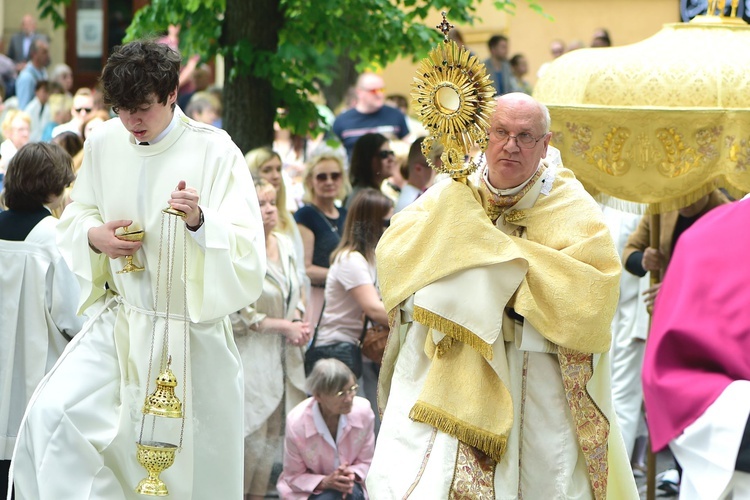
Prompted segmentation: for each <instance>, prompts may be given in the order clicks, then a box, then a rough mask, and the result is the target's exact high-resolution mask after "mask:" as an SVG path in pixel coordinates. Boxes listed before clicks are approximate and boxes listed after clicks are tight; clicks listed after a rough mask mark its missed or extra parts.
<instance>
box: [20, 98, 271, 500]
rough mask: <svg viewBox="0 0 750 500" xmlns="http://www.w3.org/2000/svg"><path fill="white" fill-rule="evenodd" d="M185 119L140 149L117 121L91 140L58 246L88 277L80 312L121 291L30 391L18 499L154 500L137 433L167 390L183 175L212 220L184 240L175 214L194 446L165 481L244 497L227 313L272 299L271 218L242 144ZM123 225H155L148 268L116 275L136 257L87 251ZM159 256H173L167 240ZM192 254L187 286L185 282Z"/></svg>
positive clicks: (163, 436)
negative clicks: (177, 197) (165, 224)
mask: <svg viewBox="0 0 750 500" xmlns="http://www.w3.org/2000/svg"><path fill="white" fill-rule="evenodd" d="M175 113H176V119H175V120H173V126H171V129H170V130H169V132H168V133H167V135H166V136H165V137H164V138H163V139H162V140H159V141H158V142H157V143H156V144H152V145H150V146H139V145H137V144H135V143H134V141H133V138H132V136H131V135H130V134H129V133H128V132H127V130H126V129H125V128H124V126H123V125H122V123H121V122H120V120H118V119H114V120H110V121H108V122H106V123H105V124H104V125H102V127H101V128H100V129H97V130H96V131H95V132H94V133H93V134H92V137H91V138H89V140H87V142H86V144H85V146H84V161H83V167H82V169H81V172H80V174H79V176H78V179H77V181H76V185H75V188H74V189H73V192H72V198H73V200H74V202H73V203H72V204H71V205H69V206H68V207H67V208H66V210H65V212H64V213H63V217H62V220H61V221H60V224H59V226H58V243H59V245H60V249H61V252H62V254H63V256H64V257H65V259H66V261H67V262H68V263H69V264H70V266H71V268H72V270H73V271H74V272H75V273H76V275H77V276H78V278H79V283H80V285H81V290H82V294H81V300H80V307H81V309H86V308H87V307H89V306H90V305H92V304H95V303H97V302H99V303H103V302H104V301H105V300H106V299H107V298H109V297H110V296H112V295H113V293H116V294H117V297H116V300H109V301H108V302H107V304H108V305H107V307H106V309H105V310H104V311H103V312H101V313H100V314H98V315H97V317H96V318H95V319H94V320H93V321H92V322H91V323H90V325H89V327H88V328H84V330H83V331H82V332H81V334H80V335H78V336H77V337H76V338H75V339H74V341H73V342H71V344H70V346H69V347H68V349H67V350H66V351H65V353H64V354H63V357H62V358H61V360H60V362H59V363H58V364H57V365H56V366H55V368H53V370H52V371H51V372H50V374H49V375H48V377H47V378H46V379H45V380H44V381H43V382H42V384H40V386H39V388H38V389H37V391H36V393H35V395H34V397H33V398H32V403H31V404H30V406H29V409H28V410H27V414H26V416H25V423H24V424H23V425H22V430H21V433H20V435H19V439H18V444H17V446H16V451H15V454H14V466H13V467H14V469H15V471H14V473H15V484H16V498H17V499H19V500H22V499H35V500H45V499H60V498H106V499H107V500H114V499H124V498H128V499H130V498H132V499H135V498H142V497H141V496H140V495H137V494H136V493H135V487H136V485H137V484H138V482H139V481H140V480H141V479H143V478H144V477H146V471H145V469H144V468H142V467H141V466H140V465H139V464H138V462H137V460H136V441H137V440H138V439H139V432H140V430H141V416H142V415H141V408H142V406H143V402H144V398H145V396H146V394H147V392H152V391H153V390H154V387H155V384H154V379H155V377H156V375H157V372H158V370H159V367H158V364H159V359H160V355H161V353H162V339H163V334H164V332H165V317H166V315H165V303H164V302H165V300H164V297H165V275H166V257H165V256H162V257H161V266H162V269H161V280H160V284H159V288H158V296H159V299H160V300H159V304H158V306H157V308H156V311H157V312H156V313H154V296H155V295H157V287H156V279H157V270H158V268H159V263H160V256H159V252H160V231H161V229H160V227H161V223H162V222H161V221H162V213H161V211H162V209H163V208H165V207H166V206H167V200H168V199H169V196H170V193H171V192H172V191H173V190H174V189H175V186H177V183H178V182H179V181H180V180H185V181H186V183H187V185H188V186H191V187H194V188H195V189H196V190H197V191H198V194H199V196H200V201H199V204H200V207H201V209H202V211H203V214H204V218H205V224H204V225H203V227H202V228H201V229H200V230H199V233H202V234H201V236H200V237H196V238H194V237H192V235H188V236H183V232H182V231H183V227H184V224H183V222H182V221H181V220H179V219H177V220H175V219H174V218H172V224H177V225H178V226H179V227H177V238H176V245H175V263H174V271H173V275H174V278H173V287H172V289H171V295H172V300H171V303H170V305H169V314H170V319H169V324H168V331H169V354H170V355H171V356H172V365H171V369H172V371H173V372H174V374H175V375H176V377H177V380H178V383H179V385H178V386H177V387H176V389H175V392H176V394H177V396H178V397H179V398H180V399H183V397H184V396H183V391H184V390H185V389H184V388H185V387H187V394H186V397H185V399H186V401H183V404H184V409H185V411H186V418H185V429H184V441H183V443H182V449H181V450H180V451H179V452H178V453H177V455H176V458H175V461H174V464H173V465H172V466H171V467H169V468H168V469H167V470H166V471H165V472H163V473H162V474H161V478H162V479H163V480H164V482H165V483H166V484H167V487H168V488H169V492H170V496H171V497H172V498H179V499H181V500H183V499H191V498H195V499H207V498H221V499H239V498H241V496H242V434H243V433H242V430H243V429H242V409H243V408H242V391H243V380H242V367H241V363H240V359H239V354H238V352H237V348H236V346H235V344H234V339H233V337H232V330H231V325H230V323H229V320H228V318H227V315H228V314H229V313H231V312H233V311H237V310H239V309H240V308H242V307H244V306H245V305H247V304H248V303H251V302H253V301H254V300H255V299H256V298H257V297H258V296H259V295H260V292H261V290H262V284H263V275H264V273H265V248H264V238H263V226H262V223H261V217H260V211H259V208H258V202H257V197H256V194H255V189H254V188H253V185H252V179H251V177H250V174H249V172H248V169H247V165H246V164H245V161H244V158H243V157H242V154H241V152H240V151H239V149H238V148H237V146H236V145H234V144H233V143H232V141H231V140H230V138H229V136H228V135H227V134H226V133H225V132H223V131H220V130H218V129H215V128H213V127H210V126H207V125H202V124H198V123H196V122H194V121H192V120H189V119H188V118H186V117H185V116H184V115H183V114H182V112H181V111H180V110H179V108H178V109H177V110H176V111H175ZM119 219H129V220H130V219H132V220H133V224H134V225H136V224H137V225H139V226H140V227H142V228H144V229H145V238H144V240H143V246H142V248H141V249H140V250H139V251H138V252H136V254H135V261H136V263H138V264H140V265H142V266H143V267H145V271H144V272H140V273H131V274H116V271H118V270H120V269H122V267H123V266H124V265H125V259H124V258H121V259H117V260H110V259H109V258H107V257H106V256H105V255H103V254H96V253H94V252H93V251H92V250H91V249H90V248H89V246H88V239H87V233H88V230H89V229H91V228H92V227H96V226H99V225H101V224H102V223H104V222H106V221H113V220H119ZM166 232H167V231H166V229H165V234H164V238H165V241H166ZM183 238H185V239H184V240H183ZM183 241H185V244H183ZM199 242H201V244H199ZM164 246H166V242H165V243H164ZM161 251H162V253H163V254H166V248H164V249H162V250H161ZM185 258H187V283H183V280H182V278H181V276H182V269H183V262H184V259H185ZM105 283H107V284H108V285H109V290H105ZM184 287H185V288H186V289H187V300H186V302H187V313H188V316H189V320H190V323H189V327H188V331H187V342H184V336H183V326H184V322H183V321H182V317H183V313H184V306H183V303H184V302H183V301H184V300H185V298H184V295H183V288H184ZM96 307H99V308H100V309H101V306H100V305H98V304H97V305H96ZM154 323H155V324H154ZM152 332H155V337H156V338H155V341H154V342H153V345H154V348H153V350H154V353H153V354H154V361H153V366H152V367H151V370H150V375H149V364H150V362H149V357H150V352H151V350H152V347H151V346H152ZM186 365H187V366H186ZM185 374H186V375H185ZM156 420H157V422H156V427H155V431H154V433H153V436H152V431H151V420H150V417H149V419H147V421H146V422H147V424H146V428H145V430H144V432H143V440H144V441H147V440H155V441H165V442H169V443H173V444H177V443H178V442H179V439H180V419H169V418H157V419H156Z"/></svg>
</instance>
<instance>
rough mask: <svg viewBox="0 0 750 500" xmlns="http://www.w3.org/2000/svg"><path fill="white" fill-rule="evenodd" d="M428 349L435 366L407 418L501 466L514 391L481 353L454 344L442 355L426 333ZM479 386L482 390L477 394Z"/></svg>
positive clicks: (511, 422)
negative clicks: (452, 439) (481, 453)
mask: <svg viewBox="0 0 750 500" xmlns="http://www.w3.org/2000/svg"><path fill="white" fill-rule="evenodd" d="M425 351H426V354H427V356H428V357H429V358H430V359H431V360H432V364H431V366H430V371H429V372H428V374H427V379H426V381H425V384H424V387H423V388H422V392H421V393H420V394H419V398H418V399H417V402H416V403H415V404H414V406H413V407H412V409H411V411H410V412H409V418H411V419H412V420H415V421H417V422H422V423H425V424H428V425H430V426H432V427H434V428H436V429H439V430H441V431H442V432H444V433H446V434H448V435H451V436H453V437H455V438H456V439H458V440H459V441H461V442H463V443H466V444H468V445H470V446H473V447H475V448H478V449H479V450H481V451H482V452H483V453H484V454H486V455H488V456H489V457H490V458H491V459H493V460H494V461H497V462H499V461H500V460H501V459H502V457H503V454H504V453H505V447H506V445H507V443H508V436H509V434H510V429H511V427H512V426H513V400H512V398H511V395H510V391H509V390H508V388H507V387H505V384H503V382H502V381H501V380H500V378H499V377H498V376H497V374H496V373H495V371H494V370H493V369H492V367H491V366H490V365H489V364H488V363H486V362H485V361H484V359H483V358H482V357H481V355H480V354H479V353H477V352H476V351H475V350H473V349H472V348H471V347H470V346H468V345H467V344H465V343H463V342H453V345H452V346H451V347H450V348H449V349H447V351H446V352H444V353H443V354H442V355H441V356H438V355H437V347H436V346H435V345H434V343H433V341H432V336H431V335H428V336H427V340H426V344H425ZM477 386H481V387H482V390H481V391H478V390H473V388H475V387H477ZM487 394H492V395H493V397H491V398H488V397H487Z"/></svg>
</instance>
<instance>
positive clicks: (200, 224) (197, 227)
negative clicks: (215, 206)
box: [185, 210, 203, 232]
mask: <svg viewBox="0 0 750 500" xmlns="http://www.w3.org/2000/svg"><path fill="white" fill-rule="evenodd" d="M202 225H203V210H201V219H200V221H198V225H197V226H191V225H190V224H188V223H187V222H186V223H185V227H186V228H188V231H192V232H196V231H197V230H198V229H200V228H201V226H202Z"/></svg>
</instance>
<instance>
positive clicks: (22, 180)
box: [4, 142, 75, 210]
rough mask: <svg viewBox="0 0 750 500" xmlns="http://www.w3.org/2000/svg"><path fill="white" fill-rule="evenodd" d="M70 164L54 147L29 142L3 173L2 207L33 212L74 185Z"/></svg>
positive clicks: (60, 149)
mask: <svg viewBox="0 0 750 500" xmlns="http://www.w3.org/2000/svg"><path fill="white" fill-rule="evenodd" d="M74 179H75V175H74V174H73V160H72V159H71V158H70V155H69V154H68V153H66V152H65V150H64V149H63V148H62V147H61V146H58V145H57V144H52V143H49V142H30V143H29V144H26V145H25V146H24V147H22V148H21V149H19V150H18V152H17V153H16V154H15V155H14V156H13V158H11V160H10V163H9V164H8V171H7V172H6V173H5V182H4V187H5V194H4V196H5V198H4V201H5V204H6V206H7V207H8V208H9V209H11V210H36V209H38V208H41V207H42V205H44V204H46V203H48V202H49V201H50V197H52V196H57V195H61V194H62V193H63V191H64V190H65V187H66V186H67V185H68V184H70V183H71V182H73V180H74Z"/></svg>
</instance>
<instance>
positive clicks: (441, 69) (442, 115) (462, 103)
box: [411, 12, 495, 180]
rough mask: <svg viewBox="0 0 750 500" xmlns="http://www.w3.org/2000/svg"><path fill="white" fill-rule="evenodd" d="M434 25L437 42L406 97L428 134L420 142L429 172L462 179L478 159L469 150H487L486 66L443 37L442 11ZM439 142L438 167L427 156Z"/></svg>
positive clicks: (489, 91)
mask: <svg viewBox="0 0 750 500" xmlns="http://www.w3.org/2000/svg"><path fill="white" fill-rule="evenodd" d="M442 16H443V21H442V22H441V23H440V24H439V25H437V29H438V30H440V31H441V32H442V33H443V36H444V39H443V43H441V44H439V45H438V46H437V47H435V48H434V49H432V51H430V53H429V55H428V56H427V57H426V58H424V59H422V61H421V62H420V64H419V68H418V70H417V76H415V77H414V81H413V82H412V86H411V87H412V93H411V96H412V102H413V104H414V105H415V106H416V108H417V113H418V115H419V117H420V121H421V122H422V125H424V127H425V128H426V129H427V130H428V131H429V133H430V135H429V136H428V137H427V138H425V140H424V142H423V143H422V153H423V154H424V156H425V158H427V162H428V163H429V165H430V167H432V168H433V169H434V170H435V171H437V172H441V173H447V174H449V175H450V176H451V177H453V178H454V179H462V180H465V179H466V178H467V177H468V176H469V175H470V174H472V173H473V172H474V171H475V170H476V169H477V168H478V167H479V166H480V165H481V163H482V159H483V156H482V155H479V157H472V150H474V149H475V148H478V149H479V150H481V151H482V152H484V151H485V150H486V149H487V131H488V129H489V126H490V123H489V121H490V116H491V115H492V111H493V109H494V107H495V101H494V99H493V96H494V94H495V89H494V87H493V86H492V81H490V78H489V76H488V75H487V71H486V69H485V67H484V64H482V63H481V62H480V61H479V60H478V59H477V57H476V56H474V55H472V54H471V53H470V52H469V51H468V50H466V48H464V47H459V46H458V45H457V44H456V42H454V41H452V40H449V39H448V32H449V31H450V30H451V28H453V25H451V24H449V23H448V20H447V19H446V14H445V12H443V13H442ZM436 141H437V142H439V143H441V144H442V145H443V148H444V150H443V154H442V155H441V157H440V159H441V160H442V163H443V165H442V167H437V166H436V165H434V164H433V162H432V161H431V160H430V154H429V153H430V150H431V149H432V147H433V145H434V144H435V142H436Z"/></svg>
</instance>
